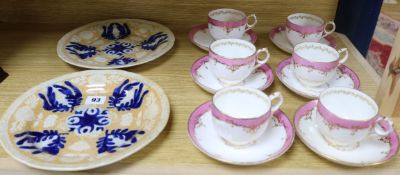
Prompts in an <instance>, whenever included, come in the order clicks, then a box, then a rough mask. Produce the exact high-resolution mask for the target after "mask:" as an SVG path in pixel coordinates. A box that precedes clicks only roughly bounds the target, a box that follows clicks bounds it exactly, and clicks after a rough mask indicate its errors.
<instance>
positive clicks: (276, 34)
mask: <svg viewBox="0 0 400 175" xmlns="http://www.w3.org/2000/svg"><path fill="white" fill-rule="evenodd" d="M285 30H286V27H285V26H283V25H281V26H277V27H275V28H273V29H272V30H271V31H270V32H269V34H268V35H269V39H270V40H271V41H272V43H274V45H275V46H277V47H278V48H279V49H281V50H283V51H285V52H287V53H292V52H293V46H292V44H291V43H290V42H289V40H288V39H287V37H286V33H285ZM318 42H319V43H322V44H325V45H329V46H331V47H334V48H335V47H336V39H335V38H334V37H333V36H332V35H328V36H325V37H324V38H321V39H320V40H319V41H318Z"/></svg>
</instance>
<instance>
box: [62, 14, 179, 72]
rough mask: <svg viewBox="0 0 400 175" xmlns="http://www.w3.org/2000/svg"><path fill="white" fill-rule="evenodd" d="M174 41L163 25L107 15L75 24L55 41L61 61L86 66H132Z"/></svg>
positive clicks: (149, 57)
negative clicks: (103, 18)
mask: <svg viewBox="0 0 400 175" xmlns="http://www.w3.org/2000/svg"><path fill="white" fill-rule="evenodd" d="M174 42H175V37H174V34H173V33H172V31H171V30H170V29H168V28H167V27H165V26H163V25H161V24H158V23H155V22H151V21H146V20H141V19H111V20H105V21H97V22H93V23H89V24H86V25H83V26H81V27H78V28H76V29H74V30H72V31H70V32H68V33H67V34H65V35H64V36H63V37H62V38H61V39H60V40H59V41H58V44H57V54H58V56H59V57H60V58H61V59H62V60H63V61H65V62H67V63H69V64H71V65H74V66H78V67H83V68H89V69H115V68H124V67H131V66H136V65H139V64H144V63H146V62H149V61H152V60H154V59H157V58H159V57H160V56H162V55H164V54H165V53H166V52H167V51H168V50H170V49H171V48H172V46H173V45H174Z"/></svg>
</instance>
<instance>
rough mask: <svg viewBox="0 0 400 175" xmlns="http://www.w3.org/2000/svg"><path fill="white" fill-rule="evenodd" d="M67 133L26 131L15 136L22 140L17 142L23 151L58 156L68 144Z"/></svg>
mask: <svg viewBox="0 0 400 175" xmlns="http://www.w3.org/2000/svg"><path fill="white" fill-rule="evenodd" d="M65 134H66V133H58V131H57V130H44V131H43V132H36V131H26V132H22V133H19V134H15V137H16V138H21V139H20V140H18V141H17V142H16V144H17V146H18V147H19V148H21V149H28V150H33V152H32V154H39V153H48V154H51V155H57V154H58V153H59V152H60V149H63V148H64V144H65V143H66V141H65V137H64V136H63V135H65Z"/></svg>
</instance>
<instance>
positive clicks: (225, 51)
mask: <svg viewBox="0 0 400 175" xmlns="http://www.w3.org/2000/svg"><path fill="white" fill-rule="evenodd" d="M262 53H264V56H260V57H262V58H259V55H261V54H262ZM209 56H210V63H211V64H210V67H211V69H212V72H213V73H214V75H215V76H216V77H217V78H218V80H219V81H220V82H221V83H223V84H224V85H227V86H232V85H238V84H240V83H241V82H242V81H243V80H244V79H246V78H247V77H248V76H249V75H250V74H251V73H252V72H253V71H254V70H256V69H257V68H259V67H260V66H261V65H263V64H265V63H266V62H267V61H268V59H269V57H270V55H269V52H268V50H267V49H266V48H263V49H259V50H256V46H254V45H253V44H252V43H250V42H248V41H245V40H241V39H221V40H217V41H214V42H213V43H211V45H210V50H209Z"/></svg>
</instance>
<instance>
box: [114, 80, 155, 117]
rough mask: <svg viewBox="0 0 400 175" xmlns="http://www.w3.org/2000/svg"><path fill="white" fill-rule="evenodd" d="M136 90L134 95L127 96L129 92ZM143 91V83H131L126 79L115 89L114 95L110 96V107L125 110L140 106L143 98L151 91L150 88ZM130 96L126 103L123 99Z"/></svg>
mask: <svg viewBox="0 0 400 175" xmlns="http://www.w3.org/2000/svg"><path fill="white" fill-rule="evenodd" d="M135 87H137V88H136V89H135V90H134V94H133V96H128V97H127V92H129V91H131V90H133V89H134V88H135ZM142 91H143V83H141V82H138V81H137V82H133V83H129V79H126V80H125V81H124V82H123V83H122V84H121V85H120V86H118V87H116V88H115V89H114V92H113V94H112V96H110V98H109V101H108V104H109V105H110V108H116V109H117V110H118V111H125V110H131V109H136V108H139V107H140V106H141V105H142V102H143V98H144V97H145V96H146V94H147V93H148V92H149V90H145V91H144V92H142ZM125 98H128V99H127V100H126V102H125V103H123V100H125Z"/></svg>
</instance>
